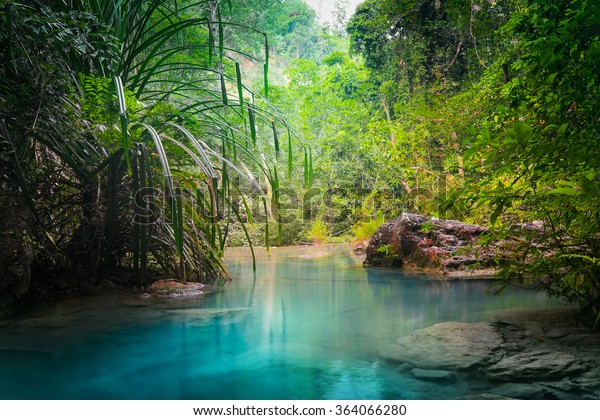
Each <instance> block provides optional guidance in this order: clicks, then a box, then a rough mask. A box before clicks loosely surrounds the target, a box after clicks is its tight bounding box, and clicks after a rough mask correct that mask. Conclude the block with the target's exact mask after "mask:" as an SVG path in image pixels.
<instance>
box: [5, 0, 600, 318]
mask: <svg viewBox="0 0 600 420" xmlns="http://www.w3.org/2000/svg"><path fill="white" fill-rule="evenodd" d="M4 3H5V4H4V5H3V12H2V19H1V21H0V23H1V24H2V39H1V50H0V54H1V55H2V66H1V70H0V71H1V72H2V74H1V75H0V83H2V100H1V102H0V114H1V115H0V119H1V120H2V126H1V129H2V131H1V132H0V136H1V139H2V144H1V147H2V160H1V164H2V176H3V181H2V182H3V188H2V200H3V202H2V203H0V204H2V205H3V208H6V207H5V206H4V202H5V201H6V200H8V198H6V197H11V200H13V201H14V205H15V206H17V207H19V208H22V209H26V212H25V213H23V212H18V213H15V212H12V213H11V212H10V211H7V210H3V211H4V212H5V213H6V215H5V216H6V217H4V218H3V219H2V222H3V223H5V225H6V226H13V227H19V226H21V227H24V228H25V229H21V228H18V229H14V232H13V234H12V236H10V235H9V234H8V233H7V232H8V230H9V229H8V228H7V227H5V225H3V233H2V234H3V235H5V236H4V237H3V239H2V241H3V244H4V243H19V244H22V245H23V244H24V245H23V246H21V247H20V249H22V250H23V253H22V255H24V256H25V257H24V258H25V259H30V260H31V262H32V267H33V269H34V275H33V276H34V277H35V276H36V274H35V270H38V271H39V270H41V271H42V272H48V271H52V272H61V271H67V272H70V271H73V270H75V271H78V272H81V273H82V274H81V276H80V278H94V279H100V278H101V277H102V276H103V273H107V272H111V271H115V270H117V271H119V270H120V271H123V270H130V271H131V278H132V280H131V281H133V282H137V283H139V284H143V283H144V282H145V281H146V279H147V278H148V276H149V273H165V272H168V273H170V274H172V275H176V276H178V277H179V278H181V279H187V278H198V279H201V280H203V281H204V280H205V278H206V277H212V278H217V277H219V276H221V275H223V269H222V266H221V262H220V256H221V250H222V249H223V247H224V246H225V245H226V244H242V243H243V242H246V243H247V241H250V242H251V243H254V244H255V245H258V244H261V243H263V244H264V243H265V242H266V243H267V244H273V243H276V244H281V245H285V244H292V243H298V242H321V241H346V240H350V239H352V238H353V237H355V236H356V237H361V238H365V237H368V236H369V235H370V234H372V232H373V231H374V229H375V228H376V227H377V225H378V224H381V223H382V222H383V221H384V220H390V219H392V218H395V217H397V216H399V215H400V214H401V213H402V212H404V211H411V212H415V213H421V214H426V215H433V216H437V217H441V218H452V219H458V220H461V221H466V222H472V223H480V224H484V225H486V226H490V230H489V238H488V239H490V240H491V239H493V238H495V239H498V238H506V237H510V236H512V235H514V234H515V233H514V226H517V225H520V224H524V223H532V222H539V223H538V225H539V226H542V227H541V229H540V230H539V231H538V232H537V233H536V235H535V237H533V236H532V237H531V238H525V239H526V240H524V241H521V243H522V246H521V247H520V248H519V249H517V250H515V252H516V253H517V254H518V255H519V258H516V259H515V261H513V262H512V263H511V264H510V265H509V266H506V267H504V269H503V271H502V276H503V279H504V283H503V284H508V283H515V282H516V283H521V284H524V283H528V284H529V283H530V284H534V285H537V287H540V288H542V289H543V290H545V291H546V292H548V293H549V294H552V295H556V296H559V297H561V298H563V299H565V300H566V301H568V302H574V303H577V304H579V305H580V306H581V307H582V308H583V309H584V310H585V312H587V313H589V314H591V315H593V317H597V316H598V313H599V310H600V293H599V290H600V284H599V281H600V279H599V274H600V236H599V228H600V210H599V209H600V190H599V189H600V183H599V178H600V165H599V164H600V155H599V153H600V147H599V146H600V144H599V142H600V132H599V125H600V106H599V105H600V104H599V103H598V102H599V100H600V99H599V98H600V95H599V93H600V92H599V90H598V77H599V75H600V6H599V5H598V4H597V2H595V1H592V0H555V1H550V0H412V1H409V0H365V1H364V2H363V3H362V4H360V5H359V6H358V8H357V10H356V12H355V13H354V15H353V16H351V17H350V19H349V21H348V22H345V21H341V20H340V21H338V22H334V23H333V24H332V25H331V26H330V27H328V28H323V27H320V26H319V25H318V24H317V23H316V17H315V14H314V12H313V11H312V10H311V9H310V8H308V7H307V6H306V5H305V4H304V3H303V2H302V1H300V0H281V1H266V0H231V1H227V0H221V1H217V0H204V1H175V0H170V1H165V0H163V1H159V0H153V1H149V2H148V1H135V0H131V1H123V2H114V1H83V0H81V1H53V2H36V1H25V2H20V3H16V2H15V3H8V2H4ZM340 19H341V18H340ZM159 185H160V187H159V188H157V186H159ZM146 190H147V191H154V193H152V194H150V195H148V194H141V195H137V194H133V192H134V191H146ZM157 191H160V192H157ZM180 191H185V194H184V193H180ZM192 198H193V199H192ZM13 207H14V206H13ZM13 213H14V214H13ZM23 214H25V215H27V216H26V217H25V216H23ZM265 220H268V222H267V223H264V221H265ZM261 221H263V223H260V222H261ZM138 222H141V223H138ZM156 222H161V223H156ZM23 232H26V234H23ZM10 241H12V242H10ZM3 258H9V257H4V256H3ZM10 258H12V259H10V261H13V262H14V261H15V260H14V258H16V257H15V256H14V255H11V256H10ZM6 261H9V260H3V264H5V265H6ZM10 261H9V262H10Z"/></svg>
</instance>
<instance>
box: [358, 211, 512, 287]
mask: <svg viewBox="0 0 600 420" xmlns="http://www.w3.org/2000/svg"><path fill="white" fill-rule="evenodd" d="M486 231H487V228H485V227H483V226H479V225H472V224H467V223H462V222H458V221H456V220H442V219H437V218H435V217H426V216H421V215H417V214H412V213H404V214H403V215H402V216H401V217H400V219H397V220H394V221H391V222H388V223H384V224H383V225H381V226H380V227H379V229H378V230H377V232H375V234H374V235H373V238H372V239H371V242H370V244H369V246H368V247H367V249H366V254H367V256H366V259H365V262H364V264H365V265H375V266H396V267H403V268H413V269H425V270H433V271H436V272H439V273H442V274H447V275H454V276H457V273H458V276H460V277H463V276H464V277H471V276H479V277H492V276H493V275H494V274H495V269H496V268H497V267H498V265H499V264H502V262H504V261H505V260H506V259H507V258H509V257H510V253H511V252H510V249H511V248H514V244H511V243H505V242H501V241H499V242H496V243H492V244H487V245H486V246H483V245H481V244H480V243H479V240H480V239H481V236H482V234H483V233H485V232H486Z"/></svg>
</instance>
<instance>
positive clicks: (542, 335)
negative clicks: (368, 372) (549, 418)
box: [379, 308, 600, 399]
mask: <svg viewBox="0 0 600 420" xmlns="http://www.w3.org/2000/svg"><path fill="white" fill-rule="evenodd" d="M517 313H518V314H519V316H517V315H516V314H510V313H507V314H506V315H505V316H504V317H503V318H504V319H506V320H510V322H507V321H503V320H496V321H494V322H491V323H487V322H479V323H456V322H446V323H441V324H436V325H433V326H431V327H427V328H424V329H422V330H418V331H415V332H413V333H412V334H411V335H409V336H406V337H402V338H400V339H398V340H397V342H396V343H394V344H390V345H386V346H383V347H382V348H381V349H380V350H379V355H380V356H381V357H382V358H383V359H386V360H387V361H388V362H391V363H395V364H398V366H399V367H400V369H401V370H402V371H404V372H410V374H411V375H412V376H413V377H415V378H418V379H425V380H442V381H443V380H447V381H450V380H451V381H456V382H457V383H474V384H478V385H475V387H474V391H475V392H473V393H472V394H468V395H467V396H465V397H464V398H466V399H477V398H484V399H491V398H496V397H503V398H519V399H574V398H576V399H598V398H600V350H599V349H600V334H597V333H593V332H590V331H588V330H586V329H584V328H582V327H579V326H577V324H576V321H575V320H574V318H572V314H573V311H572V310H571V309H569V308H567V309H565V310H563V311H556V310H540V311H537V316H536V312H534V311H522V312H518V311H517ZM559 313H562V314H563V316H564V317H563V318H559ZM494 317H495V318H496V316H494ZM534 319H536V320H537V322H534ZM482 384H492V387H489V388H488V389H482ZM493 384H495V385H493Z"/></svg>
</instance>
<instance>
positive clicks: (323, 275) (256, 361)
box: [0, 246, 562, 400]
mask: <svg viewBox="0 0 600 420" xmlns="http://www.w3.org/2000/svg"><path fill="white" fill-rule="evenodd" d="M361 260H362V259H361V258H357V257H355V256H354V255H352V253H351V252H350V249H349V248H348V247H347V246H323V247H290V248H279V249H277V248H275V249H272V250H271V256H270V257H269V256H267V255H266V252H265V251H264V250H259V252H258V255H257V271H256V275H254V273H253V271H252V259H251V257H250V253H249V251H248V250H247V249H229V250H228V251H227V254H226V264H227V266H228V268H229V270H230V273H231V275H232V277H233V278H234V281H233V282H232V283H231V285H230V286H229V287H228V289H227V290H226V291H225V292H223V293H218V294H212V295H208V296H207V297H206V298H204V299H195V300H188V301H183V302H173V303H169V304H166V303H157V304H147V303H143V301H141V300H138V299H132V298H123V297H97V298H87V299H77V300H72V301H66V302H62V303H60V304H52V305H50V304H49V305H46V306H44V307H43V308H37V309H36V310H32V311H30V312H28V313H25V314H21V315H20V317H19V318H18V319H15V320H12V321H10V322H5V323H4V324H2V325H1V326H0V398H2V399H395V400H398V399H447V398H455V397H458V396H461V395H465V394H468V393H470V392H476V391H478V390H479V391H481V390H485V388H486V384H485V383H475V382H466V381H458V382H455V383H451V384H444V383H438V382H432V381H421V380H418V379H415V378H412V377H410V376H408V375H407V374H405V373H402V371H400V370H398V369H397V368H396V367H395V366H394V365H392V364H388V363H386V362H385V361H383V360H381V359H380V358H378V356H377V348H378V347H380V346H382V345H385V344H387V343H391V342H394V341H395V340H396V339H397V338H398V337H401V336H404V335H408V334H410V333H411V332H412V331H414V330H417V329H421V328H424V327H427V326H430V325H433V324H436V323H439V322H444V321H461V322H474V321H481V320H493V319H494V317H495V316H496V315H497V314H498V313H502V312H506V311H510V310H513V309H517V308H553V307H560V306H562V305H561V304H560V303H559V302H557V301H555V300H553V299H549V298H547V297H546V296H545V295H543V294H536V293H534V292H532V291H528V290H523V289H516V288H513V289H510V288H509V289H508V290H506V291H505V292H504V293H503V294H501V295H499V296H493V295H486V291H487V290H488V288H489V286H490V284H491V283H490V282H489V281H483V280H472V279H471V280H443V279H439V278H433V277H431V276H427V275H424V274H405V273H402V272H400V271H397V270H390V269H381V268H370V269H365V268H363V267H362V265H361Z"/></svg>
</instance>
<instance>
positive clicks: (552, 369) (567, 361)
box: [483, 349, 589, 380]
mask: <svg viewBox="0 0 600 420" xmlns="http://www.w3.org/2000/svg"><path fill="white" fill-rule="evenodd" d="M588 367H589V366H587V365H586V364H585V363H583V362H581V361H580V360H578V359H577V358H576V357H575V356H573V355H572V354H570V353H565V352H561V351H550V350H547V349H544V350H533V351H524V352H521V353H518V354H515V355H512V356H508V357H505V358H503V359H502V360H500V361H499V362H498V363H495V364H493V365H492V366H489V367H487V368H485V369H483V372H484V373H485V374H486V376H487V377H488V378H490V379H498V380H515V379H521V380H522V379H528V380H534V379H535V380H548V379H557V378H563V377H565V376H569V375H572V374H574V373H581V372H585V371H586V370H587V369H588Z"/></svg>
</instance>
